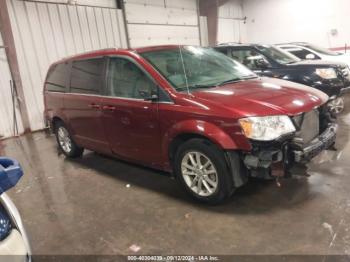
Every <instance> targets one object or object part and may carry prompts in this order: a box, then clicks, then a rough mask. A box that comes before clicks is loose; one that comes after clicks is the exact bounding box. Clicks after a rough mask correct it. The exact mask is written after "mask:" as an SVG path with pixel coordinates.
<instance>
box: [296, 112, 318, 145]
mask: <svg viewBox="0 0 350 262" xmlns="http://www.w3.org/2000/svg"><path fill="white" fill-rule="evenodd" d="M294 122H295V123H296V125H298V131H297V133H296V137H297V138H299V141H300V142H301V144H303V145H305V144H307V143H309V142H311V141H312V140H313V139H314V138H315V137H317V136H318V135H319V134H320V113H319V111H318V110H317V109H314V110H312V111H310V112H307V113H304V114H303V115H299V116H296V117H294Z"/></svg>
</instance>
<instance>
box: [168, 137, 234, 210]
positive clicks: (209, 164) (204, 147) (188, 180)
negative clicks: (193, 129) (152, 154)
mask: <svg viewBox="0 0 350 262" xmlns="http://www.w3.org/2000/svg"><path fill="white" fill-rule="evenodd" d="M174 172H175V175H176V177H177V179H178V180H179V182H180V184H181V185H182V186H183V187H184V189H185V190H186V191H187V192H188V193H189V194H190V195H191V196H192V197H194V198H195V199H197V200H199V201H201V202H206V203H210V204H218V203H221V202H223V201H224V200H225V199H226V198H228V197H230V196H231V194H232V193H233V191H234V184H233V180H232V176H231V175H230V173H229V171H228V167H227V164H226V161H225V156H224V152H223V151H222V150H220V149H219V148H218V147H217V146H215V145H214V144H212V143H211V142H210V141H208V140H205V139H191V140H189V141H187V142H185V143H184V144H182V145H181V146H180V147H179V149H178V151H177V153H176V156H175V161H174Z"/></svg>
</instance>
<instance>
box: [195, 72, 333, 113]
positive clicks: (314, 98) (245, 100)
mask: <svg viewBox="0 0 350 262" xmlns="http://www.w3.org/2000/svg"><path fill="white" fill-rule="evenodd" d="M193 95H194V96H195V97H196V98H197V99H199V100H202V99H204V100H206V101H207V102H209V103H213V104H216V105H221V106H224V107H225V108H227V109H228V110H231V111H233V113H234V114H236V115H238V116H264V115H280V114H286V115H296V114H299V113H302V112H308V111H310V110H312V109H313V108H315V107H318V106H320V105H322V104H324V103H325V102H326V101H327V100H328V96H327V95H326V94H325V93H323V92H321V91H319V90H317V89H314V88H311V87H308V86H305V85H301V84H296V83H293V82H289V81H285V80H280V79H275V78H266V77H263V78H256V79H252V80H247V81H242V82H237V83H231V84H226V85H224V86H220V87H215V88H211V89H204V90H203V89H202V90H200V91H196V92H193ZM203 102H204V101H203Z"/></svg>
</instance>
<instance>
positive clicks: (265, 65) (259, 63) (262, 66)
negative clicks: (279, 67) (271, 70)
mask: <svg viewBox="0 0 350 262" xmlns="http://www.w3.org/2000/svg"><path fill="white" fill-rule="evenodd" d="M255 66H256V67H257V68H259V69H266V68H268V67H269V63H268V62H267V61H266V60H265V59H263V58H260V59H258V60H256V61H255Z"/></svg>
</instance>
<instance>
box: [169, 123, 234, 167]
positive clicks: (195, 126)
mask: <svg viewBox="0 0 350 262" xmlns="http://www.w3.org/2000/svg"><path fill="white" fill-rule="evenodd" d="M194 138H200V139H205V140H208V141H209V142H211V143H213V144H214V145H216V146H217V147H218V148H220V149H223V150H236V149H238V147H237V144H236V143H235V142H234V141H233V139H232V138H231V137H230V136H229V135H228V134H226V133H225V132H224V131H223V130H222V129H220V128H219V127H217V126H215V125H214V124H212V123H208V122H204V121H197V120H193V121H191V120H190V121H188V120H187V121H183V122H181V123H178V124H176V125H175V126H174V127H173V128H172V129H171V130H170V131H169V132H167V134H166V135H165V136H164V140H163V152H167V154H168V160H169V163H172V161H173V159H174V156H175V154H176V151H177V149H178V147H179V146H180V145H181V144H182V143H185V142H186V141H188V140H190V139H194Z"/></svg>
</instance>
